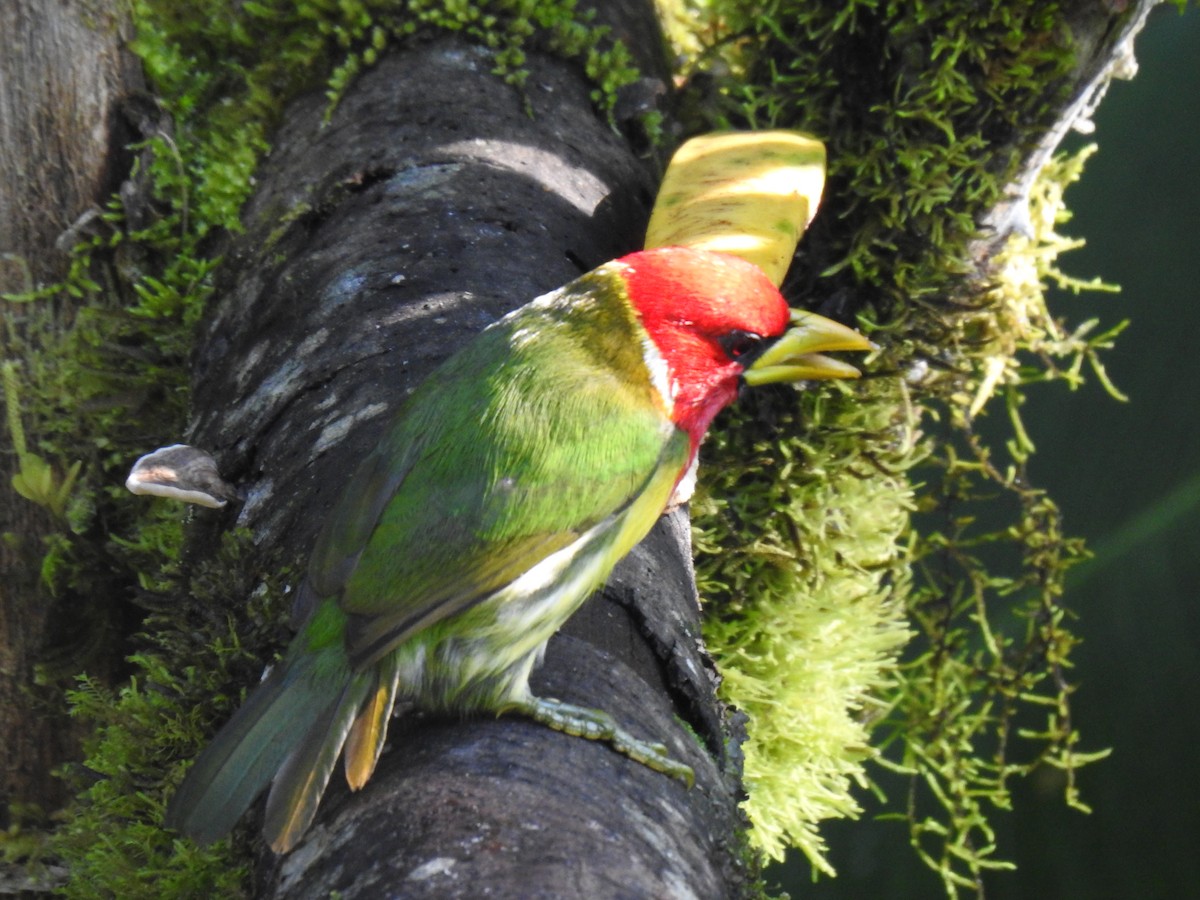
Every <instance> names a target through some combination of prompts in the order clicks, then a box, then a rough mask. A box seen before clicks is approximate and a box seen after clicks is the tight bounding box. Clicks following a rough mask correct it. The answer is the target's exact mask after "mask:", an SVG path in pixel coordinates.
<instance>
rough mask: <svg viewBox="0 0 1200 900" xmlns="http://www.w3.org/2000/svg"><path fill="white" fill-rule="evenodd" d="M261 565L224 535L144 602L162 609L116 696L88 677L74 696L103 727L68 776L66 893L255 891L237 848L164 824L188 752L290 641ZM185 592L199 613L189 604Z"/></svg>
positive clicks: (58, 840) (62, 842) (275, 583)
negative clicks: (194, 839)
mask: <svg viewBox="0 0 1200 900" xmlns="http://www.w3.org/2000/svg"><path fill="white" fill-rule="evenodd" d="M263 568H264V560H262V558H261V554H260V551H259V550H258V548H256V547H255V546H254V545H253V543H252V542H251V540H250V536H249V534H248V533H246V532H230V533H226V534H225V535H224V536H223V537H222V539H221V545H220V549H219V551H218V552H217V553H216V554H215V555H214V556H213V557H212V558H211V559H210V560H209V561H208V562H206V563H204V564H203V565H202V566H200V567H199V568H197V569H194V570H190V571H184V570H179V569H176V570H173V571H171V572H168V573H167V575H166V576H165V578H164V580H163V582H162V583H161V584H160V585H159V587H158V589H157V590H156V591H154V592H149V593H148V594H147V597H146V600H145V602H146V604H147V605H148V606H149V607H150V608H151V609H152V610H153V612H152V613H151V614H150V616H149V618H148V619H147V622H146V628H147V634H146V636H145V637H144V638H143V649H142V651H141V652H139V653H137V654H135V655H134V656H133V657H132V658H131V660H130V662H131V663H132V664H133V665H134V667H135V669H136V672H137V674H136V675H135V676H134V677H133V678H132V679H130V681H129V682H128V683H127V684H125V685H124V686H122V687H120V688H119V689H116V690H114V689H112V688H109V687H107V686H106V685H104V684H102V683H100V682H98V681H97V680H95V679H93V678H89V677H87V676H81V677H80V678H79V679H78V684H77V687H76V688H75V689H73V690H72V691H71V692H70V693H69V700H70V702H71V707H72V715H74V716H76V717H79V718H82V719H84V720H85V721H87V722H89V723H92V724H93V725H94V726H95V730H94V732H93V733H92V736H91V738H90V739H89V740H88V741H87V743H86V746H85V753H86V758H85V760H84V762H83V764H82V766H80V767H78V768H75V767H71V768H70V769H69V770H68V774H67V777H68V779H69V780H70V781H72V782H73V784H74V785H75V786H76V788H77V789H78V790H79V795H78V800H77V802H76V804H75V806H74V807H73V808H72V810H71V814H70V815H69V816H68V817H67V818H66V819H65V822H64V824H63V825H62V826H61V827H60V828H59V829H58V831H57V832H56V833H55V835H54V837H53V839H52V842H51V849H52V850H53V851H54V854H55V856H56V858H57V859H58V860H59V861H61V862H62V863H63V864H64V865H65V866H66V869H67V872H68V873H69V875H68V878H67V881H66V883H65V885H64V886H63V887H62V889H61V893H63V894H65V895H66V896H70V897H95V896H116V897H146V898H150V897H233V896H243V895H246V894H248V886H249V862H248V860H247V859H245V858H233V857H231V854H230V846H229V842H228V841H222V842H219V843H217V844H214V845H213V846H211V847H204V848H202V847H197V846H196V845H195V844H193V843H191V842H190V841H182V840H179V839H178V838H177V837H176V836H174V835H172V834H170V833H169V832H166V831H164V830H163V829H162V828H161V827H160V825H159V823H160V822H161V820H162V814H163V810H164V808H165V803H166V799H167V798H168V797H169V796H170V793H171V791H172V790H173V789H174V786H175V785H176V784H178V782H179V780H180V778H182V775H183V771H184V770H185V769H186V767H187V760H188V758H189V754H193V753H195V752H196V751H197V750H198V749H199V747H200V746H201V745H202V744H203V743H204V741H205V740H206V739H207V737H208V735H209V734H210V733H211V729H212V727H213V725H214V723H215V722H218V721H221V720H223V719H225V718H227V717H228V716H229V714H230V713H231V712H232V710H233V709H234V708H235V707H236V706H237V705H238V704H239V702H240V700H241V697H240V695H232V696H231V695H230V694H229V693H228V692H227V685H230V684H250V683H253V682H254V680H255V678H256V677H257V675H258V673H259V672H260V671H261V669H262V666H263V663H264V659H269V658H270V653H271V648H273V647H275V646H278V644H279V641H280V639H281V637H282V635H281V627H280V625H279V622H280V618H281V615H280V614H281V612H282V606H283V601H282V599H281V598H282V597H283V595H284V591H283V590H282V589H281V584H282V583H283V580H284V574H282V573H281V574H274V573H276V572H279V571H280V570H278V569H275V568H272V567H269V566H266V567H265V568H266V570H267V571H270V572H272V573H273V574H272V575H271V576H270V577H269V579H267V580H265V581H264V580H261V577H260V576H259V575H258V574H257V573H258V572H260V571H262V570H263ZM181 595H186V596H190V597H192V598H193V599H194V600H195V601H196V604H197V605H187V606H182V607H181V606H180V605H179V604H178V602H177V600H176V599H175V598H176V597H178V596H181ZM235 603H236V607H235ZM235 611H236V614H235ZM185 661H186V663H185ZM97 835H103V836H104V839H103V840H97Z"/></svg>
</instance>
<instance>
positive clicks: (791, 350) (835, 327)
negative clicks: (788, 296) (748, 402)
mask: <svg viewBox="0 0 1200 900" xmlns="http://www.w3.org/2000/svg"><path fill="white" fill-rule="evenodd" d="M874 347H875V345H874V344H872V343H871V342H870V341H868V340H867V339H866V338H865V337H863V336H862V335H861V334H859V333H858V332H857V331H855V330H854V329H852V328H847V327H846V326H845V325H839V324H838V323H837V322H834V321H833V320H832V319H826V318H825V317H824V316H818V315H817V314H816V313H810V312H801V311H799V310H792V327H791V328H789V329H788V330H787V331H786V332H784V333H783V334H782V335H781V336H780V338H779V339H778V340H777V341H775V343H773V344H772V345H771V346H770V347H768V348H767V349H766V350H764V351H763V353H762V355H761V356H759V357H758V358H757V359H756V360H754V362H752V363H751V364H750V366H749V368H747V369H746V371H745V372H743V373H742V378H743V379H744V380H745V382H746V384H748V385H751V386H752V387H757V386H758V385H760V384H771V383H772V382H776V381H805V380H809V379H817V378H822V379H823V378H857V377H858V376H859V375H861V374H862V373H861V372H859V371H858V369H856V368H854V366H852V365H849V364H848V363H844V362H842V361H841V360H838V359H833V358H831V357H828V356H823V355H822V353H823V352H824V351H828V350H872V349H874Z"/></svg>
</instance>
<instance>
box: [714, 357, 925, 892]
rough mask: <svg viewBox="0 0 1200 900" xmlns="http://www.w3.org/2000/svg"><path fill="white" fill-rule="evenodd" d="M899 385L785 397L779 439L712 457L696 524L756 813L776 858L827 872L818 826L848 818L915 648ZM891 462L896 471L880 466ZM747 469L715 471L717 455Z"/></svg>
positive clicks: (774, 410) (743, 436)
mask: <svg viewBox="0 0 1200 900" xmlns="http://www.w3.org/2000/svg"><path fill="white" fill-rule="evenodd" d="M903 393H904V387H903V384H902V383H901V382H899V381H898V380H897V379H896V378H894V377H892V378H886V379H878V380H874V381H870V382H867V383H864V384H862V385H855V386H851V387H850V388H849V389H848V390H845V391H838V392H837V393H836V394H832V395H830V394H826V395H822V396H818V397H814V398H812V399H811V400H809V401H808V402H806V403H805V404H804V409H805V428H804V437H803V438H801V439H799V440H795V439H787V438H786V437H785V436H786V435H789V434H793V433H795V432H796V431H797V430H799V429H800V424H799V422H798V415H799V412H798V410H797V409H796V408H795V407H796V398H795V396H794V395H792V396H788V395H787V394H786V393H783V392H780V394H778V395H776V396H774V397H773V398H772V399H771V400H770V401H769V402H768V403H764V404H762V405H761V406H760V407H759V408H758V409H757V410H756V411H755V412H754V413H751V414H750V415H752V416H761V415H762V414H763V412H764V411H765V412H767V413H768V415H769V419H770V421H771V423H772V431H773V432H775V433H774V434H766V435H764V434H763V433H762V430H761V429H757V430H756V429H746V428H745V427H744V426H745V425H746V423H745V422H739V423H738V424H737V425H736V426H734V427H732V428H729V429H721V430H720V431H719V432H718V433H717V435H715V436H714V438H713V439H712V441H711V442H710V444H708V445H706V453H705V456H706V460H705V461H706V465H707V474H706V475H705V477H704V479H703V482H702V484H703V488H702V491H701V493H700V494H699V496H698V498H697V501H696V504H695V513H696V516H697V519H698V522H699V523H700V525H699V527H698V529H697V546H696V549H697V552H698V566H697V581H698V584H699V588H700V593H701V596H702V597H705V598H706V599H707V601H708V603H709V615H708V621H707V625H706V628H705V635H706V638H707V641H708V644H709V648H710V650H711V651H712V653H713V655H714V657H715V659H716V661H717V665H718V668H719V669H720V671H721V673H722V675H723V677H724V683H723V686H722V691H723V694H724V696H726V697H727V698H729V699H731V700H732V701H733V702H735V703H736V704H737V705H738V706H739V707H740V708H741V709H742V710H744V711H745V712H746V713H747V715H748V716H749V718H750V721H749V726H748V729H749V739H748V741H747V743H746V745H745V748H744V749H745V757H746V770H745V779H746V786H747V790H748V793H749V799H748V800H747V802H746V809H747V812H748V814H749V816H750V819H751V822H752V823H753V824H754V827H755V839H756V841H757V842H758V843H759V844H760V845H761V846H762V848H763V849H764V851H765V852H766V854H767V855H768V856H769V857H771V858H775V859H779V858H781V857H782V855H783V852H784V850H785V849H786V848H787V847H789V846H794V847H799V848H800V849H802V850H803V851H804V852H805V853H806V854H807V855H808V857H809V859H810V860H812V862H813V864H814V865H817V866H819V867H821V868H822V869H825V870H826V871H830V870H829V868H828V865H827V864H826V863H825V862H824V850H825V847H824V842H823V840H822V839H821V836H820V834H819V832H818V830H817V824H818V823H819V822H820V821H822V820H824V819H828V818H830V817H841V816H853V815H855V814H856V813H857V812H858V805H857V803H856V802H855V800H854V799H853V797H852V795H851V792H850V788H851V784H852V783H853V782H858V783H861V782H862V780H863V772H862V763H863V760H864V759H865V758H866V757H867V756H869V755H870V754H871V752H872V751H871V750H870V749H869V740H870V732H869V727H868V723H869V722H870V721H871V720H873V719H876V718H878V717H879V716H880V715H881V714H882V712H883V710H882V709H881V707H880V702H881V701H880V699H879V698H880V697H882V696H884V695H885V694H886V692H887V690H888V688H889V687H891V686H892V685H891V676H890V675H889V674H888V673H889V669H890V667H891V665H892V664H893V663H894V660H895V657H896V654H897V653H898V651H899V649H900V648H901V647H902V646H903V645H904V643H905V642H906V640H907V639H908V637H909V631H908V626H907V622H906V620H905V617H904V606H903V603H902V602H900V598H901V597H902V596H903V593H904V586H905V585H906V583H907V581H908V573H907V569H906V567H905V566H904V564H903V554H902V552H901V550H902V548H901V546H900V542H901V541H902V540H903V539H904V535H905V534H906V533H907V530H908V521H909V514H910V512H911V503H912V500H911V489H910V487H909V485H908V481H907V478H906V477H905V475H904V470H905V469H906V468H907V467H908V466H911V465H912V463H913V462H914V461H915V457H917V456H918V455H919V454H920V452H921V448H920V445H919V443H918V442H917V440H916V437H917V435H916V434H915V433H914V432H913V431H912V430H911V424H910V422H908V421H907V420H906V415H905V412H904V403H903V400H902V396H903ZM880 455H885V456H886V458H887V459H888V460H889V461H890V466H891V470H889V468H885V467H881V466H880V464H879V463H880ZM714 457H715V458H720V459H739V460H744V461H747V462H748V463H749V465H748V467H747V468H742V467H741V466H737V467H735V466H723V467H722V466H714V465H712V459H713V458H714Z"/></svg>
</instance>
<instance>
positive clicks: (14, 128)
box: [0, 0, 141, 828]
mask: <svg viewBox="0 0 1200 900" xmlns="http://www.w3.org/2000/svg"><path fill="white" fill-rule="evenodd" d="M105 6H106V5H104V4H97V3H84V2H61V0H5V2H4V3H0V35H3V39H2V40H0V294H21V293H25V292H28V291H29V290H31V289H34V288H37V287H41V286H43V285H45V284H46V283H49V282H54V281H56V280H58V279H61V278H62V277H63V276H64V274H65V273H66V267H67V262H68V257H67V252H66V251H68V250H69V249H70V247H71V245H72V243H73V242H74V241H73V237H72V236H73V234H74V232H73V230H72V229H73V226H75V225H76V224H77V223H78V222H79V221H80V220H81V217H84V216H86V215H87V214H88V211H89V210H91V209H94V208H96V207H97V205H99V204H103V203H104V201H105V200H106V199H107V198H108V197H109V195H110V194H111V193H112V192H113V190H114V189H115V188H116V187H117V181H118V179H119V178H121V177H123V173H124V171H125V169H126V168H127V164H128V155H127V154H126V153H125V152H124V149H123V148H124V145H125V143H127V140H128V138H127V136H126V135H127V129H125V128H124V127H123V125H122V123H121V119H120V116H119V109H120V106H121V103H122V100H123V98H124V97H125V96H126V95H127V94H128V93H129V92H130V91H132V90H135V89H137V88H138V87H140V85H141V75H140V69H139V67H138V65H137V62H136V60H134V59H133V57H132V55H131V54H129V53H128V51H127V50H125V49H124V42H126V41H127V40H128V37H129V35H128V34H127V29H126V26H125V20H124V16H123V15H122V14H121V12H120V9H121V7H119V6H118V5H116V4H113V5H112V8H111V9H106V8H104V7H105ZM38 302H39V303H42V304H51V303H55V304H57V305H56V306H55V307H54V308H53V309H51V310H49V313H50V314H49V315H46V316H39V321H40V322H41V323H43V327H44V323H46V322H50V323H51V324H50V326H49V327H50V328H52V329H55V328H65V327H66V326H67V325H68V324H69V322H70V321H71V319H72V318H73V315H74V309H72V308H71V307H70V306H69V305H67V304H60V303H58V302H57V301H49V300H47V301H38ZM0 303H3V304H4V309H3V317H4V320H5V321H4V323H3V326H2V327H3V331H2V332H0V362H4V363H6V364H11V365H12V366H13V367H14V368H12V370H11V372H12V373H13V374H15V375H17V376H18V378H19V375H20V371H21V370H20V366H21V363H22V360H21V359H20V358H19V357H20V355H21V352H22V351H21V347H22V346H24V345H25V344H26V342H34V343H36V342H37V341H38V340H39V336H38V334H33V333H30V332H29V330H28V329H26V328H25V317H26V312H27V308H26V307H24V306H22V305H20V304H17V303H11V302H7V301H0ZM46 311H47V310H46V309H45V308H42V309H39V310H38V312H39V313H43V312H46ZM42 333H43V334H44V332H42ZM5 402H7V401H5ZM8 414H9V415H10V416H11V415H13V414H16V415H17V416H19V415H20V410H19V409H14V410H9V411H8ZM4 433H5V434H6V435H8V429H7V428H5V429H4ZM9 437H11V436H10V435H9ZM34 439H35V436H34V435H30V441H31V442H33V440H34ZM5 443H7V444H8V446H9V447H12V446H13V444H12V443H9V442H5ZM30 449H31V450H32V449H33V448H32V447H31V448H30ZM18 469H19V461H18V459H17V455H16V453H15V452H11V451H6V452H4V453H3V454H0V534H3V535H4V540H2V541H0V734H2V735H4V739H3V740H0V828H5V827H7V826H8V824H9V815H10V810H11V809H12V805H13V804H18V805H20V804H34V805H36V806H38V807H40V808H41V809H42V810H44V811H45V812H47V813H48V812H51V811H53V810H55V809H57V808H58V807H59V806H60V805H61V803H62V801H63V800H64V799H65V796H64V790H63V785H62V782H61V781H59V779H57V778H56V777H55V776H54V775H53V774H52V773H53V771H54V770H55V769H56V768H57V767H58V766H59V765H61V764H62V763H63V762H64V761H65V760H67V759H73V758H77V757H78V746H77V744H78V739H79V737H80V735H79V728H78V727H77V726H75V725H73V723H71V721H70V720H69V719H68V718H67V717H66V715H65V714H63V713H62V711H61V702H60V701H59V700H57V699H56V697H55V696H54V695H53V693H52V692H50V691H48V690H46V689H44V688H42V687H39V686H38V685H37V684H36V682H35V666H37V665H38V663H39V662H40V661H42V659H43V657H44V655H45V654H46V653H47V651H48V650H51V649H52V648H53V646H54V645H55V644H56V643H57V642H58V640H59V638H58V636H56V635H58V634H59V633H60V632H61V631H62V629H63V628H64V627H65V625H66V623H64V622H63V621H62V619H63V618H65V617H63V616H62V615H61V609H60V608H59V606H58V604H57V602H56V599H55V598H53V597H50V596H48V592H47V591H46V590H45V589H44V587H43V585H42V583H41V578H40V568H41V561H42V557H43V555H44V553H45V547H44V546H43V542H42V539H43V538H44V537H45V536H46V535H48V534H51V533H52V532H53V531H55V530H56V529H58V528H59V527H60V526H59V525H57V524H56V523H55V522H53V521H52V518H51V516H50V515H49V513H48V512H47V511H46V510H45V509H44V508H43V507H41V506H38V505H36V504H34V503H32V502H30V501H29V500H26V499H25V498H24V497H21V496H20V495H19V494H17V493H16V492H15V491H14V490H13V489H12V487H11V484H12V476H13V474H14V473H15V472H16V471H18ZM94 600H95V602H96V603H97V604H98V605H102V604H103V598H94ZM116 655H117V656H118V657H119V655H120V654H119V651H118V653H117V654H116Z"/></svg>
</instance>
